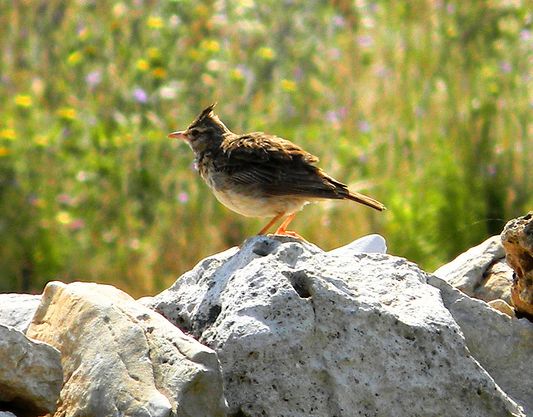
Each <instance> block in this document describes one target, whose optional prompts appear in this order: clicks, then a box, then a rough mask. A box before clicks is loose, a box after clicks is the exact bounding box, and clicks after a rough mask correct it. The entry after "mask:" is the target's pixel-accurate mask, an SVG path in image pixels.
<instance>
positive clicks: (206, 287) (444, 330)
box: [144, 236, 523, 417]
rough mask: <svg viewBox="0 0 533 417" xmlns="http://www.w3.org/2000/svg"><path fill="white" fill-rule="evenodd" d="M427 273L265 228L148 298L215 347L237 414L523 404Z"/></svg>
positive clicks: (444, 412) (446, 411)
mask: <svg viewBox="0 0 533 417" xmlns="http://www.w3.org/2000/svg"><path fill="white" fill-rule="evenodd" d="M426 281H427V274H426V273H424V272H423V271H421V270H420V269H419V268H418V267H417V266H416V265H414V264H412V263H410V262H407V261H406V260H404V259H401V258H397V257H393V256H388V255H384V254H375V253H374V254H365V253H350V251H345V252H344V254H343V251H340V253H339V252H337V253H335V252H333V253H325V252H323V251H321V250H320V249H318V248H317V247H315V246H313V245H311V244H308V243H302V242H299V241H294V240H292V239H290V238H277V237H266V236H259V237H255V238H251V239H249V240H247V241H246V242H245V243H244V244H243V245H242V247H241V249H237V248H233V249H230V250H227V251H225V252H223V253H221V254H218V255H215V256H212V257H210V258H207V259H205V260H203V261H202V262H200V263H199V264H198V265H197V266H196V267H195V268H194V269H193V270H192V271H189V272H188V273H186V274H184V275H183V276H182V277H181V278H179V279H178V280H177V281H176V282H175V283H174V285H173V286H172V287H171V288H169V289H168V290H166V291H164V292H163V293H161V294H159V295H158V296H156V297H154V298H152V299H145V300H144V303H146V304H147V305H150V306H152V307H153V308H155V309H156V310H157V311H159V312H161V314H163V315H164V316H165V317H167V318H168V319H169V320H170V321H171V322H173V323H175V324H176V325H177V326H179V327H181V328H183V329H185V330H187V331H188V332H190V333H192V334H193V335H194V336H195V337H197V338H199V340H200V341H201V342H203V343H205V344H207V345H208V346H210V347H212V348H213V349H214V350H216V351H217V352H218V354H219V358H220V361H221V363H222V369H223V374H224V382H225V389H226V396H227V399H228V402H229V406H230V412H231V413H232V415H235V416H237V415H239V416H272V417H274V416H275V417H278V416H291V417H303V416H323V417H328V416H331V417H333V416H336V417H344V416H359V415H360V416H368V417H370V416H376V417H377V416H395V417H402V416H406V417H407V416H409V417H417V416H420V417H421V416H424V417H432V416H435V417H436V416H447V417H454V416H461V417H463V416H465V415H468V416H471V417H473V416H479V417H491V416H498V417H502V416H511V415H515V416H522V415H523V414H522V413H521V411H520V408H519V407H518V406H517V404H516V403H515V402H514V401H513V400H511V399H510V398H509V397H508V396H507V395H506V394H505V393H504V392H503V391H502V390H501V389H500V387H499V386H498V385H496V383H495V382H494V380H493V379H492V378H491V376H490V375H489V374H488V373H487V372H486V371H485V370H484V369H483V368H482V367H481V366H480V365H479V363H478V362H477V361H476V360H475V359H474V358H473V357H472V356H471V355H470V353H469V351H468V349H467V348H466V345H465V341H464V337H463V335H462V332H461V329H460V327H459V326H458V325H457V323H456V322H455V321H454V319H453V317H452V316H451V315H450V313H449V312H448V310H447V309H446V308H445V307H444V305H443V302H442V299H441V296H440V292H439V290H438V289H436V288H434V287H432V286H430V285H428V284H427V282H426Z"/></svg>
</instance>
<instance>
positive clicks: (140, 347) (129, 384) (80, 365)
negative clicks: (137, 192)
mask: <svg viewBox="0 0 533 417" xmlns="http://www.w3.org/2000/svg"><path fill="white" fill-rule="evenodd" d="M28 335H29V336H30V337H32V338H35V339H39V340H43V341H45V342H47V343H50V344H51V345H53V346H55V347H56V348H58V349H59V350H60V351H61V353H62V355H61V360H62V364H63V369H64V374H65V383H64V387H63V390H62V391H61V395H60V402H59V408H58V411H57V412H56V414H55V416H58V417H59V416H65V415H67V416H118V415H124V416H143V417H145V416H180V417H181V416H184V417H193V416H194V417H202V416H213V417H215V416H224V415H225V408H226V405H225V400H224V398H223V392H222V377H221V372H220V365H219V362H218V359H217V356H216V354H215V352H213V351H212V350H211V349H208V348H207V347H205V346H203V345H201V344H200V343H198V342H197V341H195V340H194V339H192V338H190V337H188V336H185V335H184V334H183V333H182V332H181V331H180V330H179V329H177V328H176V327H175V326H173V325H171V324H170V323H169V322H168V321H167V320H165V319H164V318H163V317H161V316H160V315H159V314H157V313H155V312H153V311H151V310H149V309H147V308H146V307H144V306H143V305H141V304H140V303H138V302H136V301H135V300H133V299H132V298H131V297H130V296H128V295H127V294H125V293H123V292H122V291H120V290H118V289H116V288H114V287H111V286H108V285H98V284H89V283H73V284H69V285H66V284H62V283H59V282H53V283H50V284H48V285H47V286H46V288H45V290H44V293H43V296H42V302H41V305H40V306H39V308H38V310H37V312H36V313H35V316H34V319H33V321H32V323H31V325H30V327H29V329H28Z"/></svg>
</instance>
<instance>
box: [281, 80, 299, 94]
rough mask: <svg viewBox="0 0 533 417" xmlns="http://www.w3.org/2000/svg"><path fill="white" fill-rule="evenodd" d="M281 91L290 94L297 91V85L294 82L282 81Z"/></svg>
mask: <svg viewBox="0 0 533 417" xmlns="http://www.w3.org/2000/svg"><path fill="white" fill-rule="evenodd" d="M281 89H282V90H283V91H286V92H288V93H292V92H294V91H296V83H295V82H294V81H292V80H287V79H285V78H284V79H283V80H281Z"/></svg>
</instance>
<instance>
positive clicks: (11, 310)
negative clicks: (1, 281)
mask: <svg viewBox="0 0 533 417" xmlns="http://www.w3.org/2000/svg"><path fill="white" fill-rule="evenodd" d="M40 301H41V296H40V295H31V294H0V324H5V325H6V326H11V327H14V328H15V329H17V330H20V331H21V332H23V333H24V332H26V330H27V329H28V326H29V325H30V322H31V319H32V317H33V314H34V313H35V310H37V306H38V305H39V303H40Z"/></svg>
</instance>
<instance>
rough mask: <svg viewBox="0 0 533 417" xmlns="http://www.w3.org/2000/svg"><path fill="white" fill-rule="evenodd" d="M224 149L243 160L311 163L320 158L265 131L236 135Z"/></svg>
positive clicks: (226, 143)
mask: <svg viewBox="0 0 533 417" xmlns="http://www.w3.org/2000/svg"><path fill="white" fill-rule="evenodd" d="M222 151H223V152H224V153H226V154H227V155H229V156H231V157H234V158H236V159H241V160H252V161H258V160H261V161H272V160H287V161H292V160H302V161H304V162H307V163H309V164H313V163H316V162H318V158H317V157H316V156H314V155H312V154H310V153H309V152H307V151H304V150H303V149H302V148H300V147H299V146H298V145H296V144H294V143H292V142H291V141H289V140H286V139H283V138H279V137H277V136H272V135H268V134H266V133H263V132H253V133H250V134H247V135H240V136H235V137H233V138H231V139H227V140H225V141H224V142H223V143H222Z"/></svg>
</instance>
